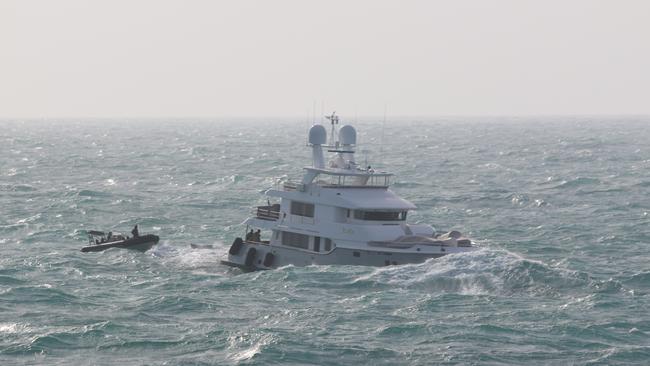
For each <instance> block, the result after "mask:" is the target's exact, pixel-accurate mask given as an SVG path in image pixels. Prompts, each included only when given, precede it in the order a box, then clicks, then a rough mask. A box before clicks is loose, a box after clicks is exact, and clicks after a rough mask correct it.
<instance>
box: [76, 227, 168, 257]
mask: <svg viewBox="0 0 650 366" xmlns="http://www.w3.org/2000/svg"><path fill="white" fill-rule="evenodd" d="M134 231H135V232H136V233H137V229H134ZM159 240H160V238H159V237H158V236H157V235H153V234H147V235H139V234H138V235H134V236H133V237H130V238H129V237H128V236H124V235H122V234H116V233H111V232H109V233H108V234H104V232H103V231H95V230H91V231H89V232H88V244H89V245H87V246H85V247H83V248H81V251H82V252H101V251H102V250H106V249H110V248H122V249H134V250H139V251H141V252H146V251H147V250H149V249H151V247H153V246H154V245H156V244H158V241H159Z"/></svg>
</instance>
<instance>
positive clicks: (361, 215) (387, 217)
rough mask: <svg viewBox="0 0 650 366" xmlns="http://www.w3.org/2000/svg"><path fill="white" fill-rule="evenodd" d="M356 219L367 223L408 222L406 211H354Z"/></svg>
mask: <svg viewBox="0 0 650 366" xmlns="http://www.w3.org/2000/svg"><path fill="white" fill-rule="evenodd" d="M354 218H355V219H357V220H366V221H404V220H406V211H363V210H354Z"/></svg>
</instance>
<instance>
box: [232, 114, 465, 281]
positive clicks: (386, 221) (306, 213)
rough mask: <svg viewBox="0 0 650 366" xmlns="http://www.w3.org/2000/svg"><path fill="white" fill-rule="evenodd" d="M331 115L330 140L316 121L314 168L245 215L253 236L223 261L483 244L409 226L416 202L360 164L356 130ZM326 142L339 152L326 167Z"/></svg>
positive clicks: (378, 258)
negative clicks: (324, 150) (399, 192)
mask: <svg viewBox="0 0 650 366" xmlns="http://www.w3.org/2000/svg"><path fill="white" fill-rule="evenodd" d="M328 119H330V121H331V122H332V132H331V137H330V142H331V143H330V145H326V142H327V141H326V140H327V131H326V129H325V127H323V126H322V125H319V124H316V125H314V126H312V127H311V129H310V130H309V146H310V147H311V149H312V155H313V164H312V166H310V167H305V168H304V170H305V174H304V176H303V178H302V181H300V182H291V181H287V182H280V183H278V184H277V187H275V188H273V189H269V190H267V191H266V192H265V194H266V196H267V197H268V199H269V204H268V205H267V206H259V207H256V208H255V209H254V212H253V216H251V217H249V218H248V219H246V221H245V224H246V225H247V229H246V230H247V233H246V236H245V237H244V238H237V239H235V241H234V242H233V244H232V246H231V247H230V250H229V253H228V259H227V260H224V261H222V263H223V264H226V265H230V266H234V267H239V268H242V269H244V270H259V269H271V268H277V267H281V266H285V265H289V264H292V265H296V266H305V265H311V264H343V265H370V266H388V265H398V264H405V263H420V262H424V261H425V260H427V259H429V258H436V257H441V256H443V255H447V254H453V253H463V252H468V251H472V250H475V249H476V247H475V246H473V243H472V241H471V240H470V239H468V238H465V237H463V236H462V235H461V234H460V233H459V232H457V231H451V232H448V233H445V234H438V233H436V231H435V230H434V228H433V227H432V226H430V225H422V224H418V225H414V224H408V223H407V221H406V219H407V216H408V212H409V211H410V210H414V209H415V208H416V206H415V205H413V204H412V203H411V202H408V201H406V200H404V199H402V198H400V197H399V196H397V195H396V194H395V193H393V192H392V191H391V190H390V189H389V186H390V179H391V177H392V174H390V173H386V172H376V171H374V170H373V169H372V168H371V167H369V166H368V167H361V166H359V165H358V164H357V163H356V162H355V159H354V149H355V145H356V130H355V129H354V127H352V126H349V125H345V126H342V127H341V128H340V129H339V130H338V131H336V125H337V124H338V118H337V117H336V116H335V115H334V114H332V116H329V117H328ZM337 132H338V133H337ZM323 148H326V149H327V151H328V152H330V153H332V154H333V157H332V159H331V160H330V161H329V162H328V163H327V165H326V163H325V156H324V152H323ZM271 200H273V201H275V202H277V203H273V204H271ZM249 229H250V231H249Z"/></svg>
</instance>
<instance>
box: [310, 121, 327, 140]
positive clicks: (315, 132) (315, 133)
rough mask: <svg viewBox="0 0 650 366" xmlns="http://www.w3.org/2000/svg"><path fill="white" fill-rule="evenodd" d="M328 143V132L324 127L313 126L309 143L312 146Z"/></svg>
mask: <svg viewBox="0 0 650 366" xmlns="http://www.w3.org/2000/svg"><path fill="white" fill-rule="evenodd" d="M326 142H327V131H326V130H325V127H323V126H322V125H313V126H311V128H310V129H309V143H310V144H312V145H325V143H326Z"/></svg>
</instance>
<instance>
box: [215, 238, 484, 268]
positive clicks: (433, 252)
mask: <svg viewBox="0 0 650 366" xmlns="http://www.w3.org/2000/svg"><path fill="white" fill-rule="evenodd" d="M233 247H238V249H237V250H233ZM428 249H430V251H428V252H426V253H422V252H406V251H396V250H392V251H384V250H375V249H371V248H364V249H353V248H345V247H340V246H339V247H336V248H334V249H333V250H332V251H330V252H327V253H313V252H308V251H305V250H300V249H297V248H295V249H294V248H288V247H284V246H275V245H269V244H265V243H255V242H241V243H240V244H237V241H236V242H235V243H233V246H232V247H231V250H230V252H229V254H228V259H227V260H222V261H221V263H222V264H225V265H228V266H231V267H237V268H240V269H242V270H244V271H255V270H265V269H273V268H278V267H283V266H287V265H294V266H299V267H301V266H309V265H353V266H375V267H383V266H389V265H400V264H415V263H423V262H425V261H426V260H428V259H431V258H439V257H442V256H444V255H448V254H453V253H463V252H469V251H473V250H476V249H477V248H476V247H462V248H461V247H447V248H445V247H435V248H428ZM233 252H234V253H233Z"/></svg>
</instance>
